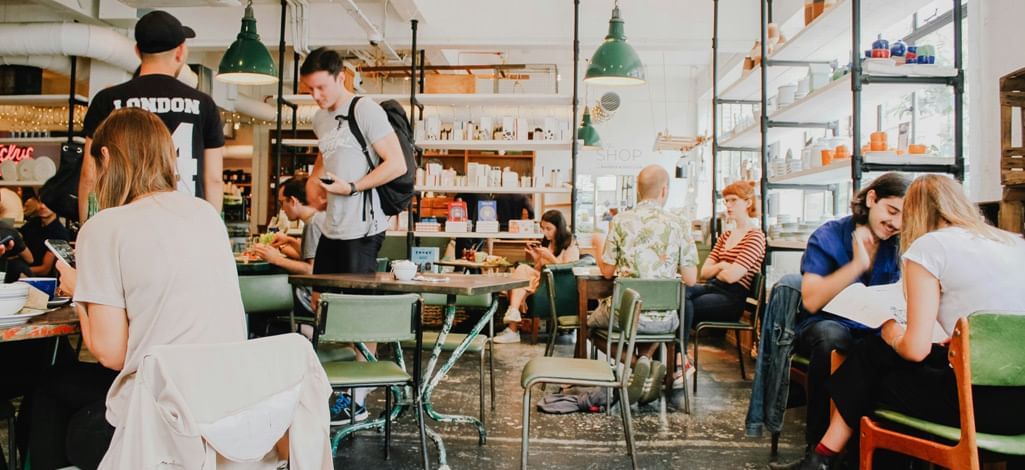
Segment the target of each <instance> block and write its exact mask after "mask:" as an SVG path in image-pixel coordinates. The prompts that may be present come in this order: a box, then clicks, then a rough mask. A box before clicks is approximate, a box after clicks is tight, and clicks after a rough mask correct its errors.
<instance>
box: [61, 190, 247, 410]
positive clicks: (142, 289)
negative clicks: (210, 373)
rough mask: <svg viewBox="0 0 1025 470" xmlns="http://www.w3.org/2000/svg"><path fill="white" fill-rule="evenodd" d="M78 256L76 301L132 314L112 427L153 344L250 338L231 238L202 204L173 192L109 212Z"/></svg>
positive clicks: (83, 234)
mask: <svg viewBox="0 0 1025 470" xmlns="http://www.w3.org/2000/svg"><path fill="white" fill-rule="evenodd" d="M75 257H76V259H77V267H78V285H77V286H76V287H75V301H76V302H87V303H94V304H101V305H109V306H111V307H117V308H123V309H125V311H126V312H127V314H128V351H127V354H126V355H125V364H124V368H123V369H122V370H121V372H120V373H119V374H118V376H117V379H115V380H114V383H113V385H111V387H110V391H108V392H107V421H108V422H110V423H111V424H112V425H114V426H115V427H116V426H118V425H119V423H121V422H122V419H123V418H124V416H123V415H122V413H123V412H125V411H126V407H127V405H128V399H129V397H130V396H131V388H132V385H133V384H134V382H135V380H134V379H135V372H136V370H137V369H138V368H139V363H140V362H141V361H142V358H143V356H145V355H146V353H147V352H148V350H149V348H150V347H151V346H158V345H165V344H205V343H228V342H235V341H244V340H245V339H246V337H245V313H244V310H243V308H242V295H241V294H240V293H239V287H238V274H237V273H236V271H235V260H234V258H233V256H232V253H231V245H230V244H229V243H228V234H227V231H226V230H225V228H224V223H223V222H221V219H220V217H218V215H217V213H215V212H214V209H213V207H212V206H211V205H210V204H208V203H206V201H204V200H202V199H197V198H195V197H193V196H191V195H188V194H185V193H182V192H179V191H170V192H161V193H156V194H153V195H151V196H147V197H144V198H142V199H139V200H137V201H134V202H132V203H130V204H127V205H124V206H120V207H113V208H109V209H104V210H102V211H100V212H98V213H97V214H96V215H95V216H93V217H92V218H91V219H89V220H88V221H87V222H86V223H85V225H83V226H82V230H81V231H80V232H79V235H78V245H77V246H76V249H75Z"/></svg>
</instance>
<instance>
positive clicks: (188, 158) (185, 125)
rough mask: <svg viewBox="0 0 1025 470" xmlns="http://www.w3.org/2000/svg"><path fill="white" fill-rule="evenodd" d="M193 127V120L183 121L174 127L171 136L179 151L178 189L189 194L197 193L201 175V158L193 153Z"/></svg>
mask: <svg viewBox="0 0 1025 470" xmlns="http://www.w3.org/2000/svg"><path fill="white" fill-rule="evenodd" d="M192 127H193V124H192V123H191V122H182V123H179V124H178V127H176V128H175V129H174V133H173V134H171V138H172V139H173V140H174V147H175V149H176V150H177V151H178V162H177V164H176V166H177V168H178V189H179V190H180V191H187V192H188V193H189V194H193V195H195V194H196V176H197V175H199V160H196V159H195V158H194V157H193V155H192Z"/></svg>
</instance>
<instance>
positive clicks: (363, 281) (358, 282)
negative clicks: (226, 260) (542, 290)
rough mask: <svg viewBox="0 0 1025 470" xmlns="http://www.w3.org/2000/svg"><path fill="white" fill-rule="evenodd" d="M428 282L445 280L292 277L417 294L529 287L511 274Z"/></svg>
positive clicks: (309, 282)
mask: <svg viewBox="0 0 1025 470" xmlns="http://www.w3.org/2000/svg"><path fill="white" fill-rule="evenodd" d="M423 276H424V277H428V278H444V279H447V280H446V281H444V282H430V281H417V280H412V281H399V280H397V279H395V276H393V275H392V274H391V273H375V274H311V275H296V276H289V278H288V280H289V282H291V283H292V284H296V285H300V286H311V287H329V288H335V289H360V290H377V291H384V292H407V293H416V294H450V295H479V294H491V293H494V292H502V291H507V290H510V289H515V288H517V287H527V285H528V284H529V282H528V281H527V280H526V279H519V278H515V277H512V276H509V275H507V274H424V275H423Z"/></svg>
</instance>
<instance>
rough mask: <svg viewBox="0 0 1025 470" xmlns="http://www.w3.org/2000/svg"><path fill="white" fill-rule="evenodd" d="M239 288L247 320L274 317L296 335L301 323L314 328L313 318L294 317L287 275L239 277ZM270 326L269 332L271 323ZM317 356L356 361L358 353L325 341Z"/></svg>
mask: <svg viewBox="0 0 1025 470" xmlns="http://www.w3.org/2000/svg"><path fill="white" fill-rule="evenodd" d="M238 285H239V290H240V291H241V292H242V308H243V310H245V312H246V315H247V316H248V315H250V314H257V315H272V316H274V320H275V321H287V322H288V323H289V324H290V325H291V328H290V331H296V325H297V324H299V323H306V324H310V325H313V324H314V319H313V318H311V317H298V318H297V317H296V316H295V313H294V311H293V303H292V285H291V284H289V283H288V274H267V275H256V276H239V277H238ZM267 325H268V328H269V326H270V322H268V323H267ZM267 333H268V332H267V331H264V334H267ZM317 356H318V357H319V358H320V361H321V362H326V361H352V360H355V359H356V351H355V350H354V349H352V348H351V347H350V346H349V345H348V344H347V343H333V342H327V341H324V342H322V343H321V344H319V345H318V347H317Z"/></svg>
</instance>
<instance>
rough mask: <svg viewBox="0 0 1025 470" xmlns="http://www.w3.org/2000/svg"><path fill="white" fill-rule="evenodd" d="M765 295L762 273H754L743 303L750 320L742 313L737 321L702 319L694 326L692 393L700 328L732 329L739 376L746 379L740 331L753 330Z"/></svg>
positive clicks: (696, 372) (696, 369) (695, 386)
mask: <svg viewBox="0 0 1025 470" xmlns="http://www.w3.org/2000/svg"><path fill="white" fill-rule="evenodd" d="M764 295H765V283H764V282H763V281H762V273H756V274H755V276H754V279H752V280H751V291H750V292H749V293H748V297H747V299H745V303H744V312H745V313H746V312H750V313H751V320H750V321H744V318H743V314H741V315H742V316H741V318H740V319H739V320H737V321H735V322H734V321H725V322H720V321H703V322H701V323H698V324H697V326H695V327H694V394H695V395H697V394H698V372H699V371H700V370H701V369H698V345H699V342H700V337H701V331H702V330H727V331H728V330H733V334H734V335H736V340H737V361H738V362H739V363H740V378H741V379H742V380H747V374H746V373H745V371H744V351H743V350H742V349H741V347H740V332H741V331H752V332H753V331H754V330H755V319H756V318H758V312H759V311H760V310H761V307H762V298H763V297H764Z"/></svg>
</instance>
